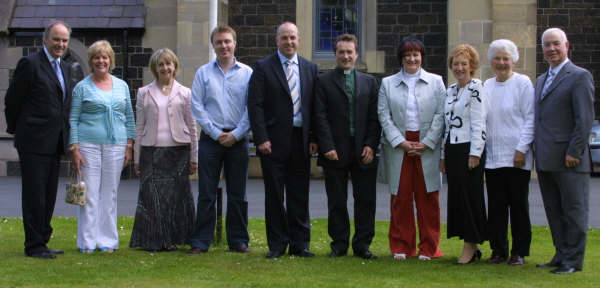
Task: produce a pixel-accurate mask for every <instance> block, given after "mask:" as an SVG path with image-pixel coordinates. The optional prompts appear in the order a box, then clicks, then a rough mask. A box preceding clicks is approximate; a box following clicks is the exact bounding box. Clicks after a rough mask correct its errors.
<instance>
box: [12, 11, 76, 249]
mask: <svg viewBox="0 0 600 288" xmlns="http://www.w3.org/2000/svg"><path fill="white" fill-rule="evenodd" d="M70 35H71V29H70V28H69V27H68V26H67V25H66V24H65V23H63V22H53V23H51V24H50V25H49V26H48V27H47V28H46V30H44V36H43V38H44V39H43V40H44V47H43V49H42V50H40V51H39V52H37V53H35V54H32V55H29V56H27V57H23V58H21V59H20V60H19V62H18V64H17V68H16V69H15V73H14V76H13V79H12V81H11V83H10V86H9V87H8V91H6V99H5V114H6V124H7V129H6V132H8V133H10V134H14V135H15V137H14V141H15V147H16V148H17V152H18V153H19V161H20V165H21V181H22V207H23V225H24V228H25V254H26V255H27V256H31V257H36V258H46V259H52V258H56V256H55V254H62V253H63V251H60V250H53V249H49V248H48V247H47V246H46V244H47V243H48V241H49V240H50V236H51V235H52V227H51V226H50V220H51V219H52V212H53V211H54V203H55V202H56V189H57V186H58V171H59V164H60V156H61V155H63V154H64V152H65V151H66V147H67V146H66V144H67V143H68V137H69V112H70V107H71V87H70V86H71V81H70V79H71V77H70V74H69V65H68V64H66V63H64V61H61V60H60V57H61V56H63V54H64V53H65V52H66V51H67V47H68V44H69V37H70Z"/></svg>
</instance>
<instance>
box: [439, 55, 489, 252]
mask: <svg viewBox="0 0 600 288" xmlns="http://www.w3.org/2000/svg"><path fill="white" fill-rule="evenodd" d="M448 67H449V68H450V69H451V70H452V74H453V75H454V78H456V80H457V81H458V83H454V84H452V85H450V87H448V91H447V95H446V103H445V108H444V119H445V124H446V130H445V135H444V145H443V149H442V150H443V151H442V160H441V161H440V170H441V171H442V172H443V173H447V176H448V219H447V222H448V226H447V236H448V238H451V237H454V236H458V237H459V238H460V239H462V240H464V246H463V251H462V255H461V256H460V258H459V259H458V261H457V262H456V263H457V264H468V263H471V262H473V261H475V260H478V259H481V251H480V250H479V248H478V247H477V244H481V243H483V241H485V240H487V233H486V228H485V226H486V224H487V223H486V222H487V221H486V216H485V199H484V195H483V167H484V165H485V152H484V148H485V139H486V135H485V124H486V123H485V121H486V104H485V103H486V95H485V91H483V85H482V83H481V80H479V79H473V75H474V74H475V71H477V69H478V68H479V54H478V53H477V50H475V48H473V46H470V45H466V44H463V45H458V46H456V47H455V48H454V49H452V51H451V52H450V56H449V57H448Z"/></svg>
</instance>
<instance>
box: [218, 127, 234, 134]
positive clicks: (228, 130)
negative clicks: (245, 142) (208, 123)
mask: <svg viewBox="0 0 600 288" xmlns="http://www.w3.org/2000/svg"><path fill="white" fill-rule="evenodd" d="M234 129H235V128H232V129H227V128H223V129H221V131H223V132H225V133H229V132H231V131H233V130H234Z"/></svg>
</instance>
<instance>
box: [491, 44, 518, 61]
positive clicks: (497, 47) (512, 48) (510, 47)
mask: <svg viewBox="0 0 600 288" xmlns="http://www.w3.org/2000/svg"><path fill="white" fill-rule="evenodd" d="M498 51H504V52H506V53H508V54H510V56H511V57H512V61H513V63H517V61H519V49H517V45H515V43H514V42H512V41H510V40H508V39H498V40H494V41H492V43H491V44H490V48H488V53H487V56H488V60H489V61H490V62H492V58H494V55H496V53H498Z"/></svg>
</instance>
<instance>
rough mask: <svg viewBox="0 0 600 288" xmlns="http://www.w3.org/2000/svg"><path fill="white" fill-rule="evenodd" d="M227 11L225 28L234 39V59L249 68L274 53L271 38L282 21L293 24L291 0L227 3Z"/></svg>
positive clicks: (273, 41)
mask: <svg viewBox="0 0 600 288" xmlns="http://www.w3.org/2000/svg"><path fill="white" fill-rule="evenodd" d="M228 11H229V25H230V26H231V27H233V29H235V31H236V33H237V36H238V39H237V43H238V45H237V51H236V56H237V59H238V60H239V61H241V62H243V63H245V64H248V65H250V66H252V65H254V63H255V62H256V61H257V60H259V59H261V58H264V57H265V56H267V55H269V54H272V53H275V51H276V50H277V45H276V44H275V35H276V32H277V31H276V30H277V26H278V25H279V24H281V23H282V22H284V21H292V22H296V1H295V0H264V1H254V0H229V8H228ZM302 41H310V39H303V40H302Z"/></svg>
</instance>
